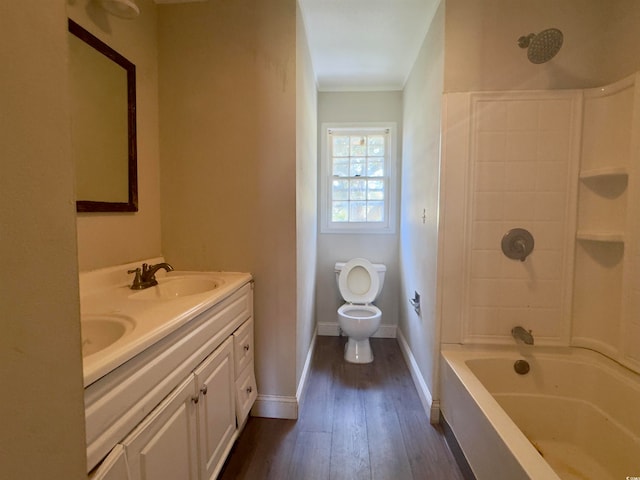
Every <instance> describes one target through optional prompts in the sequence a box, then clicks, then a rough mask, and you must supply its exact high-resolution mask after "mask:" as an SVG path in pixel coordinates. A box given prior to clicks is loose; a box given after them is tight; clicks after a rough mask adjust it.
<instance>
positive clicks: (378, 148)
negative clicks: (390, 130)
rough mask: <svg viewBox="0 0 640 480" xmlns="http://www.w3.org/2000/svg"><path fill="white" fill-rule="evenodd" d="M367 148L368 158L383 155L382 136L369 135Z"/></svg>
mask: <svg viewBox="0 0 640 480" xmlns="http://www.w3.org/2000/svg"><path fill="white" fill-rule="evenodd" d="M367 146H368V147H369V148H368V155H369V156H370V157H373V156H379V155H384V135H369V136H368V138H367Z"/></svg>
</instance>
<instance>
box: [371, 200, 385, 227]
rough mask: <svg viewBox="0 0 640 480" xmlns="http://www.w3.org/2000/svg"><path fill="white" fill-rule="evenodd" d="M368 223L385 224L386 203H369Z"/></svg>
mask: <svg viewBox="0 0 640 480" xmlns="http://www.w3.org/2000/svg"><path fill="white" fill-rule="evenodd" d="M367 221H368V222H384V202H367Z"/></svg>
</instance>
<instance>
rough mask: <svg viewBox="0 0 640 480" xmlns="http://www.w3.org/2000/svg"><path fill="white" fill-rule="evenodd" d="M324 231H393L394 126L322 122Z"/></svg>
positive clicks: (322, 213)
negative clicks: (345, 125)
mask: <svg viewBox="0 0 640 480" xmlns="http://www.w3.org/2000/svg"><path fill="white" fill-rule="evenodd" d="M323 127H324V128H323V132H324V136H325V142H324V145H325V151H324V154H323V175H322V177H321V178H323V179H324V183H323V185H322V188H321V192H322V195H323V199H322V201H321V206H322V207H323V211H322V212H321V216H322V219H323V225H322V228H321V231H322V232H324V233H332V232H334V233H393V232H394V230H395V229H394V221H393V219H392V216H393V209H392V205H394V204H395V202H394V201H393V200H394V199H393V190H394V189H393V182H394V178H393V155H392V153H393V133H394V126H393V125H391V124H388V125H384V126H367V125H362V126H360V127H358V126H353V127H352V126H350V127H344V126H323Z"/></svg>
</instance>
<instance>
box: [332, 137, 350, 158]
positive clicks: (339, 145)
mask: <svg viewBox="0 0 640 480" xmlns="http://www.w3.org/2000/svg"><path fill="white" fill-rule="evenodd" d="M332 139H333V155H334V156H335V157H348V156H349V136H348V135H334V136H333V137H332Z"/></svg>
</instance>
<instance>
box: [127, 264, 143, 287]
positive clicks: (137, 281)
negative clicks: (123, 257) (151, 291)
mask: <svg viewBox="0 0 640 480" xmlns="http://www.w3.org/2000/svg"><path fill="white" fill-rule="evenodd" d="M127 273H135V274H136V276H135V277H134V278H133V283H132V284H131V289H132V290H140V289H141V288H142V272H141V270H140V267H138V268H134V269H132V270H127Z"/></svg>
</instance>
